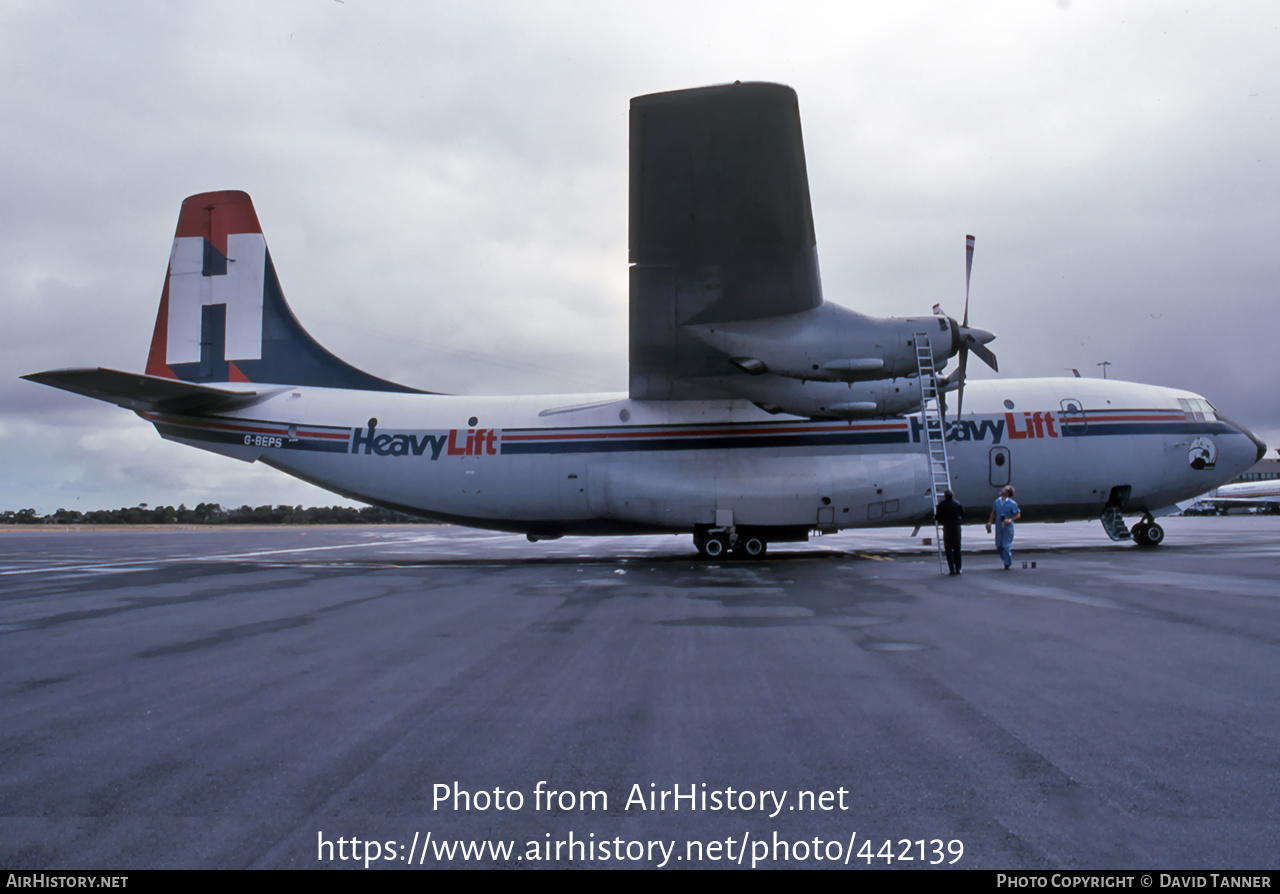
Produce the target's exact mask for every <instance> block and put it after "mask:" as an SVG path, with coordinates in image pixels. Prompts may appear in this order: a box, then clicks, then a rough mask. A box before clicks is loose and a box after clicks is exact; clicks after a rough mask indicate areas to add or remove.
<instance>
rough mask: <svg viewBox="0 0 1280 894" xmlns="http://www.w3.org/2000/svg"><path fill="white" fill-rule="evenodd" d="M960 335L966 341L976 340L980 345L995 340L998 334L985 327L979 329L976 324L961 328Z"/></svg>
mask: <svg viewBox="0 0 1280 894" xmlns="http://www.w3.org/2000/svg"><path fill="white" fill-rule="evenodd" d="M960 337H961V338H963V339H964V340H965V341H970V340H972V341H976V342H977V343H978V344H980V345H985V344H987V343H988V342H991V341H995V338H996V334H995V333H994V332H988V331H987V330H985V329H978V328H977V327H976V326H962V327H961V328H960Z"/></svg>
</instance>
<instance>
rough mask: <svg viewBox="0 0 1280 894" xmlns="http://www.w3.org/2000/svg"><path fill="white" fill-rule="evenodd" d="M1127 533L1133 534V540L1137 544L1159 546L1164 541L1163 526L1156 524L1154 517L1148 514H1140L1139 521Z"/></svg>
mask: <svg viewBox="0 0 1280 894" xmlns="http://www.w3.org/2000/svg"><path fill="white" fill-rule="evenodd" d="M1129 533H1130V534H1132V535H1133V542H1134V543H1136V544H1138V546H1159V545H1160V544H1162V543H1164V528H1162V527H1160V526H1159V525H1158V524H1156V521H1155V519H1153V518H1152V517H1151V516H1150V515H1144V516H1142V519H1141V521H1139V522H1138V523H1137V524H1136V525H1134V526H1133V528H1132V529H1130V531H1129Z"/></svg>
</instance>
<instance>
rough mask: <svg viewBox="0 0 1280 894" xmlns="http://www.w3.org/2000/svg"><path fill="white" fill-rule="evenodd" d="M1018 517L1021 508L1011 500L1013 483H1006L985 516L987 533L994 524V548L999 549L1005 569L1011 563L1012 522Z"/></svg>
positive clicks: (1007, 568)
mask: <svg viewBox="0 0 1280 894" xmlns="http://www.w3.org/2000/svg"><path fill="white" fill-rule="evenodd" d="M1020 518H1022V510H1021V509H1019V508H1018V504H1017V503H1015V502H1013V485H1006V486H1005V488H1004V490H1002V491H1000V496H999V498H998V499H997V500H996V501H995V502H994V503H992V504H991V515H990V517H988V518H987V533H988V534H990V533H991V526H992V525H995V526H996V549H998V550H999V551H1000V560H1001V561H1002V562H1004V570H1005V571H1008V570H1009V568H1010V567H1011V566H1012V565H1013V523H1014V522H1016V521H1017V520H1018V519H1020Z"/></svg>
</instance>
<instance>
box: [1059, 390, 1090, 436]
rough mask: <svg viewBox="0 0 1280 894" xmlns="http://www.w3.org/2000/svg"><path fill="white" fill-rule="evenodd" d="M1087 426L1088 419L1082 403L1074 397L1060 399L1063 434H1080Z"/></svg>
mask: <svg viewBox="0 0 1280 894" xmlns="http://www.w3.org/2000/svg"><path fill="white" fill-rule="evenodd" d="M1088 428H1089V420H1088V419H1087V418H1086V417H1085V412H1084V404H1083V403H1081V402H1080V401H1079V400H1077V399H1076V398H1074V397H1067V398H1063V400H1062V433H1063V434H1064V435H1081V434H1084V432H1085V431H1086V430H1087V429H1088Z"/></svg>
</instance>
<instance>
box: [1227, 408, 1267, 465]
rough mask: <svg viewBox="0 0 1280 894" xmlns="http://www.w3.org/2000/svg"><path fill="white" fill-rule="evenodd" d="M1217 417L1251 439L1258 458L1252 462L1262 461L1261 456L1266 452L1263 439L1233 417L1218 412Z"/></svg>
mask: <svg viewBox="0 0 1280 894" xmlns="http://www.w3.org/2000/svg"><path fill="white" fill-rule="evenodd" d="M1218 418H1219V419H1221V420H1222V421H1223V422H1225V423H1227V424H1228V425H1230V426H1231V427H1232V428H1234V429H1235V430H1236V431H1238V432H1240V434H1242V435H1244V436H1245V437H1246V438H1248V439H1249V440H1250V441H1253V446H1254V447H1257V448H1258V458H1257V459H1255V460H1254V462H1255V463H1260V462H1262V457H1263V456H1264V455H1265V454H1266V452H1267V445H1266V444H1265V443H1263V440H1262V439H1261V438H1259V437H1258V436H1257V435H1255V434H1254V433H1253V432H1251V431H1249V429H1247V428H1245V427H1244V426H1243V425H1241V424H1240V423H1239V422H1236V421H1235V420H1234V419H1228V418H1227V417H1226V416H1223V415H1222V414H1221V413H1219V414H1218Z"/></svg>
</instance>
